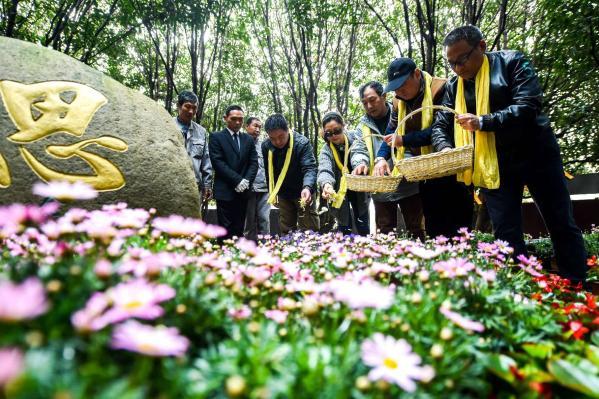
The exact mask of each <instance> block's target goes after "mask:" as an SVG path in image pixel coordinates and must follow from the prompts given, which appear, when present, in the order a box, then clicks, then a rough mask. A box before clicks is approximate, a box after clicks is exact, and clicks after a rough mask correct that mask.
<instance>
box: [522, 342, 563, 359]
mask: <svg viewBox="0 0 599 399" xmlns="http://www.w3.org/2000/svg"><path fill="white" fill-rule="evenodd" d="M522 348H523V349H524V350H525V351H526V353H528V354H529V355H530V356H532V357H535V358H537V359H547V358H548V357H550V356H551V353H552V352H553V350H554V349H555V345H554V344H553V343H552V342H539V343H538V344H524V345H522Z"/></svg>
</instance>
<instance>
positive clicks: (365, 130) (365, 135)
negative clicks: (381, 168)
mask: <svg viewBox="0 0 599 399" xmlns="http://www.w3.org/2000/svg"><path fill="white" fill-rule="evenodd" d="M362 140H364V144H366V150H367V151H368V162H369V164H370V165H369V168H368V175H369V176H372V173H373V172H374V146H373V143H372V134H371V132H370V128H369V127H368V126H366V125H365V124H362Z"/></svg>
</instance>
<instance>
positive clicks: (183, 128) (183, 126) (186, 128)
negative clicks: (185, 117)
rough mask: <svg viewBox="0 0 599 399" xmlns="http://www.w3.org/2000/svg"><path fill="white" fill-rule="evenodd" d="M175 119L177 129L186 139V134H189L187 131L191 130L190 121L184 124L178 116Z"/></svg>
mask: <svg viewBox="0 0 599 399" xmlns="http://www.w3.org/2000/svg"><path fill="white" fill-rule="evenodd" d="M176 121H177V125H178V126H179V129H180V130H181V134H182V135H183V138H184V139H185V140H187V136H188V135H189V131H190V130H191V123H190V124H189V125H186V124H185V123H183V122H181V121H180V120H179V117H177V118H176Z"/></svg>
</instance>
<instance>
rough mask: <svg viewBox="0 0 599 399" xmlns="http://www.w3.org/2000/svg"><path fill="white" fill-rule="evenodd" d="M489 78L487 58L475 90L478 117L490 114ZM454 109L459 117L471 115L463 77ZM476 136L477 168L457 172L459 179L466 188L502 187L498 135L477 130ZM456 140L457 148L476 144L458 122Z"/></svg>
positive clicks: (476, 81)
mask: <svg viewBox="0 0 599 399" xmlns="http://www.w3.org/2000/svg"><path fill="white" fill-rule="evenodd" d="M490 79H491V78H490V67H489V59H488V58H487V56H486V55H485V57H484V59H483V64H482V66H481V67H480V69H479V70H478V73H477V74H476V80H475V86H474V87H475V90H476V115H478V116H481V115H486V114H488V113H489V112H490V102H489V86H490ZM455 110H456V112H457V113H458V115H461V114H465V113H467V112H468V110H467V108H466V99H465V97H464V80H463V79H462V78H460V77H458V87H457V91H456V96H455ZM474 135H475V137H474V165H473V167H472V168H471V169H466V170H465V171H463V172H460V173H458V175H457V179H458V181H461V182H464V183H465V184H467V185H470V184H474V185H475V186H477V187H484V188H489V189H494V188H499V164H498V162H497V149H496V148H495V133H494V132H481V131H480V130H477V131H476V132H475V133H474ZM454 138H455V146H456V148H457V147H463V146H465V145H469V144H472V141H473V137H472V134H471V133H470V132H469V131H467V130H464V129H462V127H461V126H460V124H459V123H458V122H457V120H455V122H454Z"/></svg>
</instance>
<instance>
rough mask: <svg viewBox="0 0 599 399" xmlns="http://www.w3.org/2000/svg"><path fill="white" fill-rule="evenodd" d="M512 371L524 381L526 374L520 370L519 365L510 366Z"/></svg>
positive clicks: (517, 377)
mask: <svg viewBox="0 0 599 399" xmlns="http://www.w3.org/2000/svg"><path fill="white" fill-rule="evenodd" d="M510 373H512V374H513V375H514V377H516V379H517V380H518V381H522V380H523V379H524V374H522V372H521V371H520V370H518V367H516V366H514V365H512V366H510Z"/></svg>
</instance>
